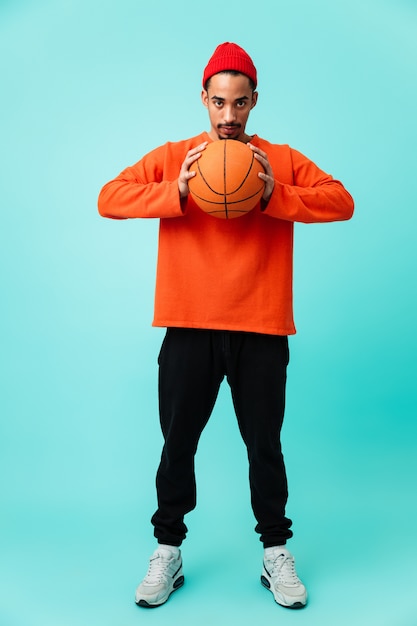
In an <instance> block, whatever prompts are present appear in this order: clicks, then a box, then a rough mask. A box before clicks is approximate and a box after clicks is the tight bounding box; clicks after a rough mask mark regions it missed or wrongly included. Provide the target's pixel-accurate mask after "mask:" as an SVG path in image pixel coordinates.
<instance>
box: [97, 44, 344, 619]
mask: <svg viewBox="0 0 417 626" xmlns="http://www.w3.org/2000/svg"><path fill="white" fill-rule="evenodd" d="M256 86H257V73H256V68H255V66H254V64H253V62H252V59H251V58H250V57H249V55H248V54H247V53H246V52H245V51H244V50H243V49H242V48H240V47H239V46H237V45H236V44H234V43H229V42H226V43H223V44H221V45H219V46H218V47H217V48H216V50H215V51H214V53H213V55H212V57H211V58H210V60H209V62H208V64H207V66H206V68H205V70H204V75H203V90H202V102H203V104H204V106H205V107H207V109H208V114H209V120H210V130H209V132H207V133H206V132H203V133H201V134H200V135H198V136H197V137H192V138H190V139H187V140H184V141H180V142H175V143H167V144H165V145H164V146H161V147H159V148H156V149H155V150H153V151H152V152H150V153H149V154H147V155H146V156H144V157H143V158H142V159H141V160H140V161H139V162H138V163H136V165H133V166H132V167H128V168H127V169H125V170H124V171H123V172H122V173H121V174H120V175H119V176H118V177H117V178H115V179H114V180H112V181H110V182H109V183H107V184H106V185H105V186H104V187H103V189H102V191H101V193H100V197H99V211H100V214H101V215H103V216H104V217H110V218H116V219H126V218H138V217H155V218H159V219H160V236H159V248H158V267H157V279H156V295H155V315H154V321H153V325H154V326H162V327H166V328H167V331H166V335H165V338H164V341H163V344H162V347H161V351H160V354H159V359H158V363H159V407H160V422H161V428H162V433H163V436H164V447H163V450H162V456H161V462H160V465H159V468H158V472H157V478H156V484H157V496H158V508H157V511H156V512H155V514H154V515H153V517H152V524H153V526H154V534H155V537H156V539H157V541H158V547H157V549H156V550H155V552H154V553H153V555H152V557H151V560H150V565H149V570H148V573H147V574H146V576H145V578H144V580H143V581H142V583H141V584H140V585H139V586H138V588H137V590H136V603H137V604H138V605H139V606H143V607H154V606H159V605H161V604H163V603H164V602H166V601H167V599H168V598H169V596H170V594H171V593H172V592H173V591H175V590H176V589H178V588H179V587H181V586H182V584H183V582H184V577H183V570H182V557H181V552H180V546H181V544H182V542H183V540H184V539H185V536H186V532H187V527H186V526H185V524H184V517H185V515H186V514H187V513H188V512H189V511H191V510H192V509H193V508H194V507H195V504H196V486H195V475H194V456H195V453H196V450H197V444H198V441H199V437H200V435H201V433H202V431H203V429H204V427H205V425H206V423H207V421H208V419H209V417H210V414H211V412H212V409H213V407H214V404H215V401H216V398H217V393H218V390H219V386H220V384H221V381H222V379H223V378H224V377H225V376H226V378H227V381H228V383H229V385H230V388H231V394H232V399H233V404H234V409H235V413H236V417H237V420H238V424H239V429H240V432H241V435H242V438H243V440H244V442H245V444H246V447H247V452H248V461H249V480H250V489H251V503H252V508H253V512H254V515H255V518H256V521H257V525H256V529H255V530H256V531H257V532H258V533H259V534H260V540H261V541H262V543H263V546H264V563H263V571H262V575H261V582H262V584H263V585H264V586H265V587H266V588H267V589H269V590H270V591H271V592H272V593H273V595H274V598H275V600H276V602H278V603H279V604H281V605H282V606H286V607H291V608H299V607H303V606H305V604H306V602H307V592H306V589H305V586H304V585H303V583H302V582H301V581H300V579H299V578H298V576H297V574H296V571H295V566H294V558H293V556H292V554H291V553H290V552H289V550H288V549H287V548H286V542H287V540H288V539H289V538H290V537H291V536H292V531H291V530H290V527H291V520H290V519H289V518H287V517H286V514H285V507H286V502H287V496H288V490H287V478H286V472H285V465H284V460H283V455H282V452H281V443H280V432H281V426H282V421H283V417H284V404H285V384H286V369H287V364H288V359H289V353H288V335H290V334H294V333H295V327H294V322H293V313H292V252H293V248H292V245H293V225H294V222H296V221H299V222H330V221H336V220H346V219H349V218H350V217H351V216H352V213H353V200H352V198H351V196H350V195H349V193H348V192H347V191H346V190H345V189H344V187H343V186H342V184H341V183H340V182H338V181H336V180H334V179H333V178H332V177H331V176H330V175H328V174H326V173H324V172H323V171H322V170H320V169H319V168H318V167H317V166H316V165H315V164H314V163H312V162H311V161H310V160H309V159H307V158H306V157H305V156H303V155H302V154H300V153H299V152H297V151H296V150H293V149H292V148H290V147H289V146H286V145H277V144H271V143H269V142H268V141H266V140H264V139H261V138H260V137H258V136H257V135H248V134H247V133H246V123H247V121H248V117H249V113H250V111H251V110H252V109H253V107H254V106H255V105H256V103H257V99H258V93H257V91H256ZM218 139H220V140H226V139H228V140H230V139H232V140H236V141H241V142H243V143H245V144H247V146H248V150H252V151H253V152H254V154H255V158H256V159H257V160H258V161H259V162H260V163H261V164H262V166H263V169H264V173H261V174H259V177H260V178H262V180H263V181H264V182H265V188H264V194H263V197H262V199H261V201H260V202H259V204H258V206H257V207H255V209H254V210H252V211H251V212H250V213H248V214H246V215H244V216H243V217H240V218H237V219H232V220H220V219H216V218H214V217H212V216H209V215H207V214H205V213H204V212H203V211H201V210H200V209H199V208H198V207H197V206H196V204H195V203H194V202H193V200H192V198H191V196H190V195H189V188H188V181H189V180H190V178H191V177H192V176H193V175H194V174H193V172H190V166H191V164H192V163H194V162H195V161H196V160H197V159H198V158H199V157H200V156H201V153H202V152H203V150H204V149H205V147H206V146H207V144H208V142H211V141H215V140H218ZM225 260H227V262H225ZM220 515H221V512H219V516H220ZM219 523H223V524H224V526H225V527H226V528H227V521H225V520H221V519H219ZM231 530H232V529H230V531H231Z"/></svg>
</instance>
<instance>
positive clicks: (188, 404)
mask: <svg viewBox="0 0 417 626" xmlns="http://www.w3.org/2000/svg"><path fill="white" fill-rule="evenodd" d="M216 338H217V334H216V333H215V332H211V331H206V330H194V329H181V328H171V329H169V330H168V331H167V334H166V337H165V339H164V342H163V345H162V348H161V352H160V355H159V360H158V361H159V407H160V420H161V428H162V433H163V435H164V442H165V443H164V447H163V451H162V456H161V462H160V465H159V468H158V472H157V477H156V486H157V495H158V510H157V511H156V513H155V514H154V515H153V517H152V523H153V525H154V532H155V537H156V538H157V539H158V542H159V543H163V544H169V545H173V546H180V545H181V542H182V541H183V539H184V538H185V535H186V532H187V527H186V526H185V524H184V515H185V514H186V513H188V512H189V511H191V510H192V509H193V508H194V507H195V503H196V483H195V473H194V457H195V453H196V450H197V445H198V441H199V438H200V435H201V433H202V431H203V429H204V427H205V425H206V423H207V421H208V419H209V417H210V415H211V412H212V410H213V407H214V403H215V401H216V398H217V395H218V391H219V387H220V383H221V381H222V379H223V376H224V374H223V369H222V361H221V354H220V353H219V349H218V341H216Z"/></svg>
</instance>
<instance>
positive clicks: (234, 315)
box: [98, 132, 353, 335]
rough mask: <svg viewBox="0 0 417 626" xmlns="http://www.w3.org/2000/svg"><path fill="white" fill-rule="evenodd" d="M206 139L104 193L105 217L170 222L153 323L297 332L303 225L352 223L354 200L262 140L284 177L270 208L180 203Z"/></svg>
mask: <svg viewBox="0 0 417 626" xmlns="http://www.w3.org/2000/svg"><path fill="white" fill-rule="evenodd" d="M203 141H211V140H210V137H209V136H208V134H207V133H205V132H204V133H202V134H200V135H198V136H197V137H192V138H190V139H187V140H184V141H179V142H176V143H166V144H165V145H163V146H160V147H159V148H156V149H155V150H153V151H152V152H150V153H149V154H147V155H146V156H144V157H143V158H142V159H141V160H140V161H139V162H138V163H136V165H133V166H132V167H128V168H127V169H125V170H124V171H123V172H122V173H121V174H120V175H119V176H117V178H115V179H114V180H112V181H110V182H108V183H107V184H106V185H105V186H104V187H103V189H102V190H101V192H100V196H99V201H98V207H99V212H100V214H101V215H102V216H104V217H109V218H114V219H126V218H137V217H142V218H151V217H153V218H159V219H160V227H159V246H158V265H157V277H156V291H155V314H154V320H153V326H166V327H169V326H176V327H187V328H206V329H213V330H242V331H249V332H256V333H266V334H277V335H288V334H294V333H295V326H294V321H293V305H292V278H293V228H294V222H305V223H307V222H331V221H337V220H347V219H349V218H350V217H351V216H352V213H353V200H352V197H351V196H350V195H349V193H348V192H347V191H346V190H345V188H344V187H343V185H342V184H341V183H340V182H339V181H337V180H334V179H333V178H332V177H331V176H330V175H329V174H326V173H325V172H323V171H322V170H320V169H319V168H318V167H317V166H316V165H315V164H314V163H313V162H312V161H310V160H309V159H307V158H306V157H305V156H303V155H302V154H301V153H300V152H297V151H296V150H293V149H292V148H290V147H289V146H287V145H276V144H271V143H269V142H267V141H266V140H265V139H261V138H260V137H258V136H256V135H255V136H254V137H253V138H252V140H251V143H252V144H254V145H255V146H258V147H259V148H261V150H264V151H265V152H266V153H267V155H268V159H269V162H270V163H271V166H272V169H273V172H274V178H275V187H274V191H273V193H272V196H271V198H270V200H269V202H268V204H267V205H266V207H264V206H262V209H264V210H261V204H259V205H258V206H257V207H255V209H254V210H253V211H251V212H250V213H247V214H246V215H244V216H242V217H239V218H235V219H231V220H223V219H218V218H215V217H212V216H210V215H207V214H206V213H204V212H203V211H201V210H200V209H199V208H198V207H197V206H196V204H195V203H194V201H193V199H192V198H191V196H190V195H189V196H188V197H187V198H186V199H184V200H180V196H179V191H178V183H177V179H178V175H179V171H180V168H181V165H182V163H183V161H184V158H185V156H186V154H187V152H188V150H190V149H191V148H194V147H196V146H198V145H199V144H200V143H202V142H203ZM248 150H249V148H248Z"/></svg>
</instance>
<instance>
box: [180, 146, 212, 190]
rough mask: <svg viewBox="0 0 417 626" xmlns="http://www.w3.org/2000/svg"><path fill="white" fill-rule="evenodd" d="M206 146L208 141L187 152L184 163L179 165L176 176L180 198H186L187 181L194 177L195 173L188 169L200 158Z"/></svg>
mask: <svg viewBox="0 0 417 626" xmlns="http://www.w3.org/2000/svg"><path fill="white" fill-rule="evenodd" d="M207 144H208V141H205V142H204V143H202V144H200V145H199V146H197V148H193V149H192V150H189V151H188V152H187V156H186V157H185V160H184V163H183V164H182V165H181V169H180V175H179V176H178V189H179V192H180V197H181V198H186V197H187V196H188V194H189V189H188V181H189V180H190V178H193V176H195V172H190V171H189V170H190V167H191V165H192V164H193V163H194V161H197V159H199V158H200V157H201V153H202V151H203V150H205V149H206V146H207Z"/></svg>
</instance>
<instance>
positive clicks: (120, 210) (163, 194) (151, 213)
mask: <svg viewBox="0 0 417 626" xmlns="http://www.w3.org/2000/svg"><path fill="white" fill-rule="evenodd" d="M179 170H180V166H178V172H179ZM98 211H99V213H100V215H102V216H103V217H109V218H113V219H128V218H137V217H142V218H151V217H154V218H163V217H178V216H181V215H183V208H182V205H181V200H180V194H179V190H178V183H177V177H174V176H172V180H170V179H169V175H168V176H167V178H166V173H165V172H164V147H161V148H157V149H156V150H153V151H152V152H150V153H149V154H148V155H146V156H145V157H143V159H141V160H140V161H139V162H138V163H136V164H135V165H133V166H131V167H127V168H126V169H125V170H123V172H121V173H120V174H119V176H117V177H116V178H114V179H113V180H111V181H109V182H108V183H106V184H105V185H104V187H103V188H102V190H101V191H100V194H99V197H98Z"/></svg>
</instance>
